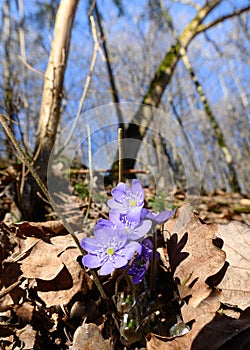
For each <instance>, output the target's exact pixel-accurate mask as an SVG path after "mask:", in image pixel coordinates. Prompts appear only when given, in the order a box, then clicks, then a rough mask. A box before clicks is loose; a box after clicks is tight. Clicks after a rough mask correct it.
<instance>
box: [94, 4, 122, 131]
mask: <svg viewBox="0 0 250 350" xmlns="http://www.w3.org/2000/svg"><path fill="white" fill-rule="evenodd" d="M94 10H95V14H96V19H97V24H98V27H99V30H100V35H101V43H102V47H103V51H104V55H105V62H106V65H107V70H108V76H109V82H110V85H111V96H112V100H113V102H114V103H115V104H116V105H115V108H116V113H117V118H118V121H119V127H120V128H121V129H124V126H123V116H122V112H121V109H120V107H119V102H120V98H119V94H118V89H117V86H116V83H115V77H114V74H113V70H112V67H111V63H110V57H109V51H108V47H107V41H106V36H105V33H104V29H103V25H102V21H101V16H100V13H99V9H98V6H97V2H96V1H95V7H94Z"/></svg>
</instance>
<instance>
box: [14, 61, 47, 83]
mask: <svg viewBox="0 0 250 350" xmlns="http://www.w3.org/2000/svg"><path fill="white" fill-rule="evenodd" d="M18 58H19V60H20V61H22V63H23V64H24V65H25V66H26V67H27V68H29V69H30V70H31V71H32V72H34V73H36V74H37V75H39V76H40V77H42V78H43V79H47V78H46V77H45V76H44V74H43V73H42V72H40V71H39V70H37V69H36V68H34V67H32V66H31V65H30V64H29V63H28V62H27V61H25V60H24V58H23V57H22V56H20V55H19V56H18Z"/></svg>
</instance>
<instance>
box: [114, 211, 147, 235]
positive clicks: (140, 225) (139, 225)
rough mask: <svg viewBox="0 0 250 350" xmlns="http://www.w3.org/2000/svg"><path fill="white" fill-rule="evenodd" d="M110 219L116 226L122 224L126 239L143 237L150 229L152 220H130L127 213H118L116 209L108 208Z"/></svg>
mask: <svg viewBox="0 0 250 350" xmlns="http://www.w3.org/2000/svg"><path fill="white" fill-rule="evenodd" d="M109 217H110V220H111V221H112V223H114V225H116V227H120V226H123V227H125V230H126V232H127V234H128V240H130V241H132V240H135V241H136V240H139V239H141V238H143V237H144V236H145V235H146V234H147V233H148V232H149V230H150V229H151V226H152V222H151V221H150V220H140V219H139V220H132V219H131V217H130V219H129V217H128V215H126V214H120V213H119V212H118V211H116V210H112V209H111V210H110V213H109Z"/></svg>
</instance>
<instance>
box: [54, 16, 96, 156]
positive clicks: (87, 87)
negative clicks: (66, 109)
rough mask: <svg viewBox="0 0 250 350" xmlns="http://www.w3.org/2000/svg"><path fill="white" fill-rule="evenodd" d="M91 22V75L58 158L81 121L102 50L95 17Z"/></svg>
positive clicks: (90, 18)
mask: <svg viewBox="0 0 250 350" xmlns="http://www.w3.org/2000/svg"><path fill="white" fill-rule="evenodd" d="M89 20H90V27H91V32H92V37H93V40H94V49H93V53H92V57H91V62H90V67H89V74H88V76H87V79H86V82H85V85H84V89H83V93H82V96H81V98H80V101H79V105H78V110H77V113H76V117H75V120H74V124H73V126H72V128H71V130H70V132H69V135H68V137H67V139H66V141H65V143H64V145H63V147H62V148H61V149H60V150H59V151H58V153H57V155H56V156H58V155H59V154H60V153H61V152H62V151H63V150H64V149H65V147H66V146H67V145H68V144H69V142H70V140H71V138H72V135H73V133H74V131H75V128H76V126H77V123H78V120H79V118H80V116H81V111H82V106H83V103H84V101H85V98H86V96H87V93H88V90H89V85H90V83H91V80H92V76H93V72H94V67H95V63H96V58H97V53H98V51H99V48H100V47H99V43H98V38H97V32H96V26H95V20H94V17H93V15H90V16H89Z"/></svg>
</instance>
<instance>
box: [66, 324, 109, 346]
mask: <svg viewBox="0 0 250 350" xmlns="http://www.w3.org/2000/svg"><path fill="white" fill-rule="evenodd" d="M83 349H84V350H97V349H98V350H110V346H109V341H108V340H104V339H103V337H102V335H101V332H100V330H99V328H98V326H97V325H96V324H94V323H89V324H87V323H83V325H81V326H80V327H78V328H77V330H76V331H75V334H74V338H73V345H72V346H71V347H70V350H83Z"/></svg>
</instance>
